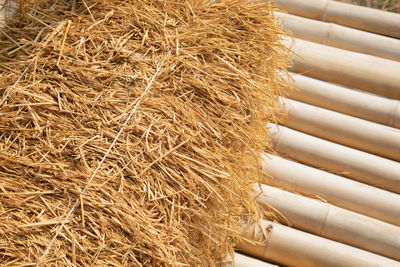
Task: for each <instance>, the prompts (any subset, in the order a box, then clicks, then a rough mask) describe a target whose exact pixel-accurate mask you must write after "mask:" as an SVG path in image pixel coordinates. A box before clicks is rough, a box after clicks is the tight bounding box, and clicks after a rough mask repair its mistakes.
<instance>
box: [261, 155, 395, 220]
mask: <svg viewBox="0 0 400 267" xmlns="http://www.w3.org/2000/svg"><path fill="white" fill-rule="evenodd" d="M262 168H263V171H264V172H265V173H267V174H268V175H270V176H271V177H272V178H271V179H269V183H270V184H271V185H273V186H277V187H279V188H282V189H287V190H289V191H294V192H298V193H300V194H305V195H309V196H318V197H320V198H322V199H324V200H326V201H328V202H329V203H332V204H334V205H336V206H339V207H342V208H344V209H347V210H351V211H354V212H357V213H359V214H364V215H366V216H369V217H372V218H375V219H378V220H381V221H384V222H387V223H391V224H393V225H397V226H400V195H399V194H395V193H392V192H389V191H386V190H382V189H380V188H377V187H374V186H370V185H367V184H364V183H360V182H357V181H354V180H351V179H348V178H345V177H342V176H339V175H336V174H333V173H329V172H326V171H323V170H320V169H316V168H313V167H310V166H307V165H304V164H301V163H298V162H294V161H291V160H288V159H284V158H282V157H279V156H275V155H271V154H264V155H263V161H262Z"/></svg>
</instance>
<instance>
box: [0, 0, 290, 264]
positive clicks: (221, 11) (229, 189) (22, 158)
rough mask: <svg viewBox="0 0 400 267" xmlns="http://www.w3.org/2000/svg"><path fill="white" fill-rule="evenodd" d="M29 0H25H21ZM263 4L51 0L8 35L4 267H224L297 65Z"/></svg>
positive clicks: (1, 133)
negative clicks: (289, 72) (289, 67)
mask: <svg viewBox="0 0 400 267" xmlns="http://www.w3.org/2000/svg"><path fill="white" fill-rule="evenodd" d="M17 2H19V1H17ZM273 9H274V8H273V6H272V5H271V3H270V2H267V1H266V2H264V1H241V0H226V1H213V2H209V1H190V0H180V1H164V0H163V1H162V0H154V1H146V0H139V1H125V0H121V1H117V0H115V1H110V0H85V1H67V0H61V1H60V0H58V1H55V0H37V1H28V2H25V3H24V4H23V6H19V7H18V8H17V10H16V12H17V13H16V14H15V16H14V17H13V18H11V19H10V21H9V22H8V25H7V26H6V27H5V28H3V29H2V33H1V39H0V40H1V42H0V55H1V56H0V61H1V62H0V96H1V99H0V114H1V116H0V261H1V264H2V265H5V264H11V265H26V266H28V265H35V264H36V263H42V265H45V266H55V265H57V266H70V265H79V266H121V265H130V266H132V265H147V266H157V265H190V266H196V265H200V266H213V265H215V264H216V263H218V262H219V261H221V260H223V259H224V257H225V255H226V253H227V252H232V246H233V245H234V244H235V243H236V242H237V240H238V236H239V235H238V233H239V229H240V225H241V223H242V216H243V215H248V216H250V217H257V216H260V212H259V211H258V209H257V208H256V206H255V203H254V201H253V196H252V192H253V191H252V185H251V184H253V183H254V182H257V180H258V177H259V167H258V160H259V154H260V152H261V151H264V150H265V149H267V146H268V142H267V141H268V138H267V129H266V126H265V125H266V122H267V121H274V120H275V113H276V112H277V110H278V109H277V108H276V107H277V106H278V105H279V103H278V96H279V95H280V88H281V84H280V83H281V82H280V81H279V79H278V76H279V74H278V71H277V70H286V62H287V55H286V52H285V48H284V46H283V44H282V42H281V38H282V37H281V35H282V34H283V33H284V32H283V30H282V29H281V28H279V26H278V25H277V24H276V23H275V21H274V18H273V15H272V11H273Z"/></svg>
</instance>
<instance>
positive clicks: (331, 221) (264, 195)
mask: <svg viewBox="0 0 400 267" xmlns="http://www.w3.org/2000/svg"><path fill="white" fill-rule="evenodd" d="M254 187H255V188H256V190H257V193H259V195H258V197H257V203H259V204H260V206H261V207H263V206H265V207H268V206H272V207H273V208H275V209H277V210H278V211H279V212H280V213H281V214H282V215H283V216H284V217H285V218H286V219H287V220H288V222H289V223H290V224H291V225H293V227H295V228H296V229H299V230H302V231H305V232H308V233H312V234H315V235H318V236H321V237H325V238H328V239H330V240H334V241H338V242H341V243H344V244H348V245H351V246H353V247H357V248H361V249H363V250H366V251H370V252H373V253H376V254H379V255H382V256H385V257H389V258H392V259H395V260H400V253H399V251H400V242H399V240H400V227H398V226H394V225H392V224H388V223H385V222H382V221H380V220H376V219H373V218H370V217H367V216H364V215H361V214H358V213H356V212H352V211H348V210H345V209H342V208H340V207H337V206H334V205H331V204H329V203H325V202H322V201H318V200H315V199H311V198H308V197H304V196H300V195H296V194H293V193H289V192H287V191H285V190H281V189H278V188H275V187H272V186H268V185H261V187H260V186H258V185H255V186H254Z"/></svg>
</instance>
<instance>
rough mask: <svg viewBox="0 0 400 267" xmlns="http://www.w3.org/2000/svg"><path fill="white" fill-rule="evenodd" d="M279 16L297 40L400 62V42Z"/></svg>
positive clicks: (301, 19)
mask: <svg viewBox="0 0 400 267" xmlns="http://www.w3.org/2000/svg"><path fill="white" fill-rule="evenodd" d="M275 15H276V17H277V18H279V19H280V20H281V21H282V25H283V27H284V28H285V29H287V30H290V31H291V32H292V33H293V34H294V36H296V37H297V38H300V39H304V40H307V41H311V42H315V43H320V44H324V45H328V46H333V47H337V48H341V49H346V50H349V51H354V52H359V53H364V54H369V55H373V56H377V57H382V58H386V59H391V60H396V61H400V39H396V38H391V37H387V36H383V35H379V34H374V33H369V32H365V31H361V30H357V29H353V28H349V27H345V26H341V25H337V24H334V23H326V22H322V21H319V20H313V19H307V18H303V17H299V16H294V15H290V14H285V13H280V12H276V13H275Z"/></svg>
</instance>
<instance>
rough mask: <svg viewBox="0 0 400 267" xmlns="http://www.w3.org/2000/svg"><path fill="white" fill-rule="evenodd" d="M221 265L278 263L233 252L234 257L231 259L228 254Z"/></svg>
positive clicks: (239, 266)
mask: <svg viewBox="0 0 400 267" xmlns="http://www.w3.org/2000/svg"><path fill="white" fill-rule="evenodd" d="M221 267H278V265H274V264H270V263H268V262H265V261H262V260H259V259H255V258H252V257H249V256H246V255H244V254H242V253H237V252H235V254H234V258H233V259H232V257H230V256H228V258H227V260H226V261H225V262H224V263H223V264H222V266H221Z"/></svg>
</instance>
